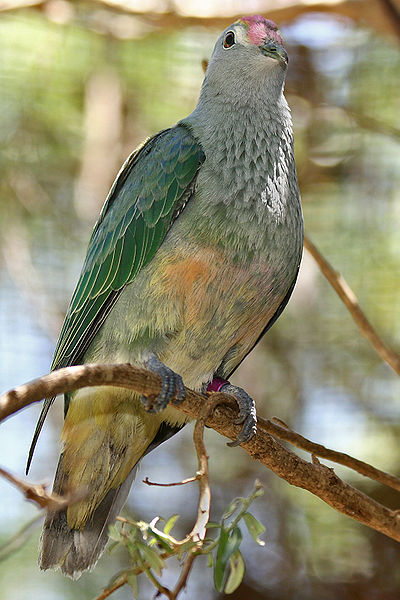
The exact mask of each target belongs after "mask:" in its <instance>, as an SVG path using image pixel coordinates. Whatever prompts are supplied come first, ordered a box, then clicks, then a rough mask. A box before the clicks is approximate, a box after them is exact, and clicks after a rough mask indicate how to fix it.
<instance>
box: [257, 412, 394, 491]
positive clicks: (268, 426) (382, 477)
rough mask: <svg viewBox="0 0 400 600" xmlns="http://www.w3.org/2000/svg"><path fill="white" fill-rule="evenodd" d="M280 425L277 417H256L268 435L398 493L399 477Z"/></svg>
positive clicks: (260, 426) (280, 421) (258, 424)
mask: <svg viewBox="0 0 400 600" xmlns="http://www.w3.org/2000/svg"><path fill="white" fill-rule="evenodd" d="M274 421H276V422H274ZM282 423H283V421H282V420H281V419H278V418H277V417H273V418H272V419H271V420H270V419H263V418H262V417H257V426H258V427H259V428H260V429H262V430H263V431H265V432H267V433H270V434H272V435H274V436H276V437H277V438H279V439H281V440H285V441H286V442H290V443H291V444H293V446H296V448H301V450H306V452H310V453H311V454H313V455H314V456H319V457H320V458H326V459H327V460H330V461H332V462H335V463H337V464H338V465H343V466H344V467H348V468H349V469H352V470H353V471H356V472H357V473H360V475H364V476H365V477H369V478H370V479H373V480H375V481H378V482H379V483H383V484H384V485H387V486H389V487H391V488H393V489H394V490H398V491H400V478H399V477H395V476H394V475H391V473H386V472H385V471H381V470H380V469H377V468H376V467H373V466H372V465H370V464H368V463H366V462H364V461H362V460H359V459H358V458H354V457H353V456H350V455H349V454H346V453H344V452H338V451H337V450H331V449H330V448H326V447H325V446H323V445H322V444H317V443H316V442H311V441H310V440H308V439H307V438H305V437H304V436H302V435H301V434H300V433H296V432H295V431H293V430H292V429H290V428H289V427H288V426H287V425H286V423H285V424H284V425H282Z"/></svg>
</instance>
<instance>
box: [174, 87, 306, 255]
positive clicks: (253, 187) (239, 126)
mask: <svg viewBox="0 0 400 600" xmlns="http://www.w3.org/2000/svg"><path fill="white" fill-rule="evenodd" d="M256 89H257V100H256V96H255V95H254V94H253V93H252V94H251V95H250V94H249V95H248V100H249V101H248V104H247V105H246V106H242V105H241V103H239V102H238V101H237V100H236V99H235V98H234V99H233V100H232V98H230V97H229V95H228V96H227V97H223V96H222V95H220V94H215V90H214V89H213V88H212V87H209V86H208V83H207V80H206V81H205V83H204V85H203V88H202V92H201V96H200V99H199V103H198V105H197V106H196V108H195V110H194V111H193V112H192V113H191V114H190V115H189V116H188V117H186V119H183V121H182V123H183V124H185V125H187V126H188V127H189V128H190V129H191V130H192V132H193V134H194V135H195V137H196V138H197V139H198V140H199V141H200V143H201V145H202V147H203V150H204V152H205V155H206V161H205V163H204V164H203V166H202V169H201V170H200V173H199V179H198V182H199V186H198V190H199V192H198V199H197V203H196V204H197V206H198V207H200V206H201V207H202V208H201V210H202V213H203V216H204V217H207V219H205V220H202V221H201V223H202V224H203V226H204V227H205V230H207V231H205V233H206V234H207V235H210V231H212V232H213V233H214V234H215V236H216V237H217V238H218V240H219V241H220V243H223V238H224V237H229V238H230V239H231V238H232V236H234V238H235V240H236V241H235V242H234V245H235V247H237V248H238V249H239V248H240V247H243V246H244V245H245V246H247V247H253V248H254V249H255V250H256V248H258V249H259V250H261V247H262V246H264V244H265V243H267V242H268V240H269V239H270V238H271V236H272V235H275V233H274V232H275V231H276V230H277V228H278V229H280V228H281V225H285V223H286V225H288V221H293V220H295V219H296V218H297V216H296V215H298V214H299V211H300V203H299V194H298V189H297V179H296V171H295V164H294V155H293V138H292V123H291V117H290V110H289V107H288V105H287V102H286V99H285V98H284V96H283V93H282V89H281V90H280V93H279V95H278V96H277V97H273V98H271V93H270V90H271V88H266V87H264V88H263V89H262V88H261V87H258V88H256ZM261 93H262V94H263V98H262V99H260V97H258V95H259V94H261ZM243 95H244V94H243V89H242V91H241V96H242V97H243ZM227 98H228V99H227ZM260 107H261V110H260ZM193 209H194V207H193ZM197 210H200V208H198V209H197ZM294 213H296V215H295V214H294ZM206 221H208V225H206ZM199 222H200V221H199ZM192 226H193V221H192Z"/></svg>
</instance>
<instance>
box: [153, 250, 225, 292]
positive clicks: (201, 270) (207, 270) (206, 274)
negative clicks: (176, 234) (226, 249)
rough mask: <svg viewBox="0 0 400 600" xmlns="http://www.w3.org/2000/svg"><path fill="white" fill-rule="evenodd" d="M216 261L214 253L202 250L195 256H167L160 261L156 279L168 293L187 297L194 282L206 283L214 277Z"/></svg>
mask: <svg viewBox="0 0 400 600" xmlns="http://www.w3.org/2000/svg"><path fill="white" fill-rule="evenodd" d="M216 262H217V261H216V257H215V254H214V253H213V252H210V251H204V250H201V251H199V253H198V255H196V256H186V257H182V254H179V255H177V256H175V257H171V256H169V257H168V259H167V260H166V261H163V262H162V263H161V265H160V269H159V270H158V277H157V279H159V280H161V281H162V287H163V289H164V290H165V291H166V292H167V293H168V294H170V293H172V294H173V295H178V296H184V297H187V296H188V295H190V294H191V292H192V290H193V287H194V285H195V284H197V285H198V284H200V283H201V285H207V283H208V281H210V280H211V279H212V278H214V277H215V270H216ZM197 285H196V287H197Z"/></svg>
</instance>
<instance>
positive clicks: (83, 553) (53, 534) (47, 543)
mask: <svg viewBox="0 0 400 600" xmlns="http://www.w3.org/2000/svg"><path fill="white" fill-rule="evenodd" d="M135 472H136V467H135V468H133V469H132V471H131V472H130V474H129V476H128V477H127V479H125V481H124V482H123V483H122V484H121V485H120V486H119V487H118V488H115V489H111V490H110V491H109V492H108V493H107V495H106V496H105V498H104V499H103V501H102V502H101V503H100V504H99V506H98V507H97V508H96V510H95V511H94V512H93V514H92V516H91V517H90V519H89V520H88V521H87V523H86V525H85V527H84V528H83V529H81V530H78V529H70V528H69V526H68V523H67V510H66V509H65V510H61V511H59V512H56V513H49V514H48V516H47V518H46V521H45V523H44V527H43V533H42V537H41V548H40V556H39V566H40V568H41V569H43V570H46V569H52V568H53V569H55V568H57V567H60V568H61V571H62V572H63V573H64V574H65V575H68V576H69V577H71V578H72V579H78V578H79V577H80V575H81V574H82V572H83V571H86V570H88V569H92V568H93V567H94V566H95V564H96V562H97V561H98V559H99V558H100V555H101V553H102V552H103V550H104V547H105V545H106V543H107V540H108V526H109V525H110V524H112V523H113V522H114V521H115V519H116V518H117V516H118V514H119V513H120V511H121V509H122V507H123V505H124V504H125V502H126V499H127V497H128V494H129V490H130V487H131V485H132V482H133V480H134V477H135Z"/></svg>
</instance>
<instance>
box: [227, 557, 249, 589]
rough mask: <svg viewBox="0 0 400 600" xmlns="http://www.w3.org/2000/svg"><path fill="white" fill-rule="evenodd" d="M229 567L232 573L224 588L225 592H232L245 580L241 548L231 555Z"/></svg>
mask: <svg viewBox="0 0 400 600" xmlns="http://www.w3.org/2000/svg"><path fill="white" fill-rule="evenodd" d="M229 569H230V573H229V577H228V580H227V582H226V584H225V589H224V592H225V594H232V593H233V592H234V591H235V590H236V589H237V588H238V587H239V585H240V584H241V583H242V581H243V577H244V572H245V564H244V560H243V556H242V555H241V553H240V550H237V551H236V552H235V554H233V555H232V556H231V559H230V561H229Z"/></svg>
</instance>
